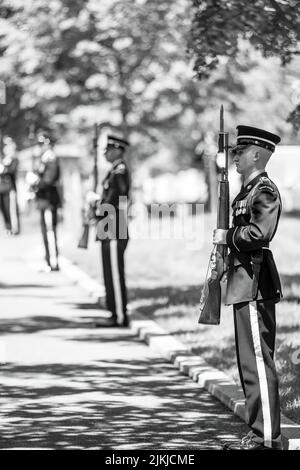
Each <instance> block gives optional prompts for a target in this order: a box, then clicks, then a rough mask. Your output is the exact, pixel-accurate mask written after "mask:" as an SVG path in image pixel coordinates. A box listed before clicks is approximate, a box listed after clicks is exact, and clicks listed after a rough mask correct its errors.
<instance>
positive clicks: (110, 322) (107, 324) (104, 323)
mask: <svg viewBox="0 0 300 470" xmlns="http://www.w3.org/2000/svg"><path fill="white" fill-rule="evenodd" d="M94 326H95V328H115V327H119V326H120V325H119V324H118V322H117V320H114V319H111V318H108V319H107V320H105V319H103V320H99V321H96V322H95V324H94Z"/></svg>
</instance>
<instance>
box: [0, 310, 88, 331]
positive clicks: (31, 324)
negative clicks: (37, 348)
mask: <svg viewBox="0 0 300 470" xmlns="http://www.w3.org/2000/svg"><path fill="white" fill-rule="evenodd" d="M94 321H95V317H76V318H74V320H73V319H69V318H62V317H56V316H50V315H49V316H43V315H41V316H39V315H34V316H32V317H18V318H17V319H16V318H13V319H9V318H1V319H0V335H5V334H12V333H13V334H16V333H21V334H22V333H36V332H39V331H45V330H55V329H58V328H89V329H90V328H91V326H92V324H93V322H94Z"/></svg>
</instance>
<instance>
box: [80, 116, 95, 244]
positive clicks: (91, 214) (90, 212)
mask: <svg viewBox="0 0 300 470" xmlns="http://www.w3.org/2000/svg"><path fill="white" fill-rule="evenodd" d="M98 131H99V124H97V123H96V122H95V125H94V139H93V148H94V166H93V191H94V192H96V191H97V187H98V138H99V132H98ZM94 218H95V211H94V209H93V208H92V207H90V206H89V207H87V208H86V209H85V210H84V216H83V228H82V235H81V237H80V240H79V242H78V245H77V247H78V248H83V249H85V250H86V249H87V247H88V244H89V233H90V225H91V222H92V220H93V219H94Z"/></svg>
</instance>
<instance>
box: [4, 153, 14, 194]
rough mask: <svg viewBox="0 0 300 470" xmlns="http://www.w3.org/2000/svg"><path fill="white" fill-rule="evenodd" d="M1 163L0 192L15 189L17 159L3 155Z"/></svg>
mask: <svg viewBox="0 0 300 470" xmlns="http://www.w3.org/2000/svg"><path fill="white" fill-rule="evenodd" d="M2 164H3V168H2V171H1V173H0V193H5V192H9V191H16V177H17V170H18V159H17V158H15V157H12V158H11V157H5V158H4V159H3V162H2Z"/></svg>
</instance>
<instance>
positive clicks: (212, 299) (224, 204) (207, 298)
mask: <svg viewBox="0 0 300 470" xmlns="http://www.w3.org/2000/svg"><path fill="white" fill-rule="evenodd" d="M218 153H221V154H223V155H224V157H225V166H224V168H222V173H221V178H220V181H219V198H218V218H217V228H220V229H228V228H229V182H228V153H229V145H228V133H227V132H224V108H223V105H222V106H221V110H220V132H219V149H218ZM227 255H228V249H227V246H226V245H214V248H213V250H212V253H211V256H210V260H209V265H208V270H207V275H206V279H205V282H204V286H203V288H202V293H201V298H200V307H199V309H200V317H199V320H198V323H203V324H206V325H218V324H219V323H220V314H221V281H222V278H223V276H224V275H225V273H226V270H227Z"/></svg>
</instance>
